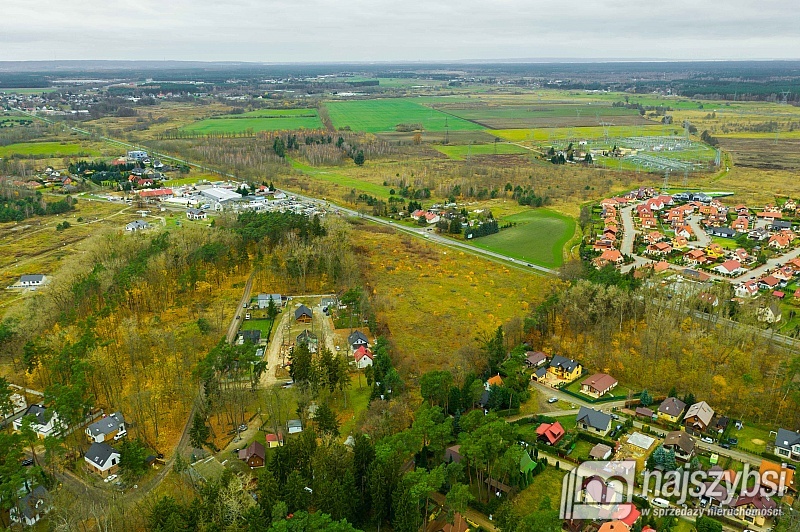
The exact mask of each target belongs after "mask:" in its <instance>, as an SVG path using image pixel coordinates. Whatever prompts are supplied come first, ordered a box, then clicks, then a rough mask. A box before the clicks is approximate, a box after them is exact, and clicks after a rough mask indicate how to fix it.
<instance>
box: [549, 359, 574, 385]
mask: <svg viewBox="0 0 800 532" xmlns="http://www.w3.org/2000/svg"><path fill="white" fill-rule="evenodd" d="M547 372H548V373H550V374H551V375H553V376H554V377H556V378H558V379H562V380H567V381H573V380H575V379H577V378H578V377H580V376H581V373H583V367H582V366H581V365H580V364H579V363H578V362H576V361H574V360H570V359H568V358H566V357H562V356H561V355H553V359H552V360H551V361H550V366H549V367H548V368H547Z"/></svg>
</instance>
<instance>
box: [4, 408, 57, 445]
mask: <svg viewBox="0 0 800 532" xmlns="http://www.w3.org/2000/svg"><path fill="white" fill-rule="evenodd" d="M27 417H30V418H31V420H32V423H31V428H32V429H33V430H34V431H36V435H37V436H38V437H39V438H40V439H44V438H46V437H47V436H51V435H53V434H56V433H57V432H58V429H59V423H58V414H56V413H55V412H54V411H53V410H52V409H50V408H47V407H45V406H44V405H30V406H29V407H28V408H27V409H26V410H25V413H24V414H22V416H21V417H19V418H17V419H15V420H14V423H13V425H14V430H16V431H19V430H21V429H22V421H23V419H25V418H27Z"/></svg>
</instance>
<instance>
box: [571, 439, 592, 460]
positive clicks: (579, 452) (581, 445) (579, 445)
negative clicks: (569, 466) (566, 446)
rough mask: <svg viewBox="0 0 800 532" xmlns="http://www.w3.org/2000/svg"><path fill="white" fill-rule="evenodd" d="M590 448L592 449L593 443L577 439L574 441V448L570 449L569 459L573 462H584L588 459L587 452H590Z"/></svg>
mask: <svg viewBox="0 0 800 532" xmlns="http://www.w3.org/2000/svg"><path fill="white" fill-rule="evenodd" d="M592 447H594V444H593V443H590V442H588V441H586V440H581V439H577V440H575V448H574V449H572V452H571V453H570V454H569V457H570V458H573V459H575V460H586V459H587V458H589V451H591V450H592Z"/></svg>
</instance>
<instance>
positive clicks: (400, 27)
mask: <svg viewBox="0 0 800 532" xmlns="http://www.w3.org/2000/svg"><path fill="white" fill-rule="evenodd" d="M3 4H4V6H3V16H2V18H0V58H2V59H6V60H26V59H27V60H35V59H53V57H54V56H55V57H56V58H58V59H151V58H152V59H162V58H167V59H187V60H189V59H194V60H245V61H346V60H355V61H357V60H370V61H371V60H389V61H391V60H426V59H445V60H446V59H492V58H496V59H500V58H509V59H511V58H536V57H564V58H580V57H593V58H598V57H599V58H602V57H606V58H615V59H624V58H643V57H653V58H665V59H749V58H796V57H797V56H798V55H800V54H798V49H800V47H798V43H800V29H798V27H799V25H798V24H796V16H794V15H793V14H794V12H795V6H794V2H793V1H789V0H767V1H762V2H753V1H749V0H727V1H726V2H725V3H724V4H720V3H719V2H715V1H712V0H671V1H670V2H658V3H656V2H655V1H654V0H650V1H647V0H591V1H588V2H580V3H571V4H565V3H561V2H558V3H556V2H552V1H547V0H491V1H489V2H487V1H486V0H482V1H479V0H461V1H454V0H404V1H403V0H337V1H333V0H306V1H303V2H296V1H288V0H266V1H263V0H222V1H219V0H138V1H137V2H124V3H123V2H120V1H118V0H110V1H109V0H105V1H101V0H88V1H86V0H38V1H37V2H36V3H33V2H30V1H29V0H4V2H3ZM32 21H35V23H32Z"/></svg>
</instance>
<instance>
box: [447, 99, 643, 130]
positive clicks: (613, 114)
mask: <svg viewBox="0 0 800 532" xmlns="http://www.w3.org/2000/svg"><path fill="white" fill-rule="evenodd" d="M437 108H442V107H437ZM444 110H446V112H448V113H450V114H452V115H454V116H458V117H460V118H463V119H465V120H470V121H473V122H476V123H478V124H481V125H483V126H485V127H486V128H488V129H526V128H537V127H547V128H553V127H591V126H597V125H598V124H599V123H600V122H614V123H615V124H616V125H619V126H623V125H625V126H637V125H647V124H652V122H649V121H648V120H646V119H644V118H642V117H641V116H640V115H639V112H638V111H637V110H636V109H627V108H625V107H611V106H608V105H605V106H599V105H576V104H557V103H556V104H532V105H488V104H477V105H475V104H471V105H469V107H467V106H463V107H462V106H459V105H453V106H450V105H448V106H447V107H446V108H444Z"/></svg>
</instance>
